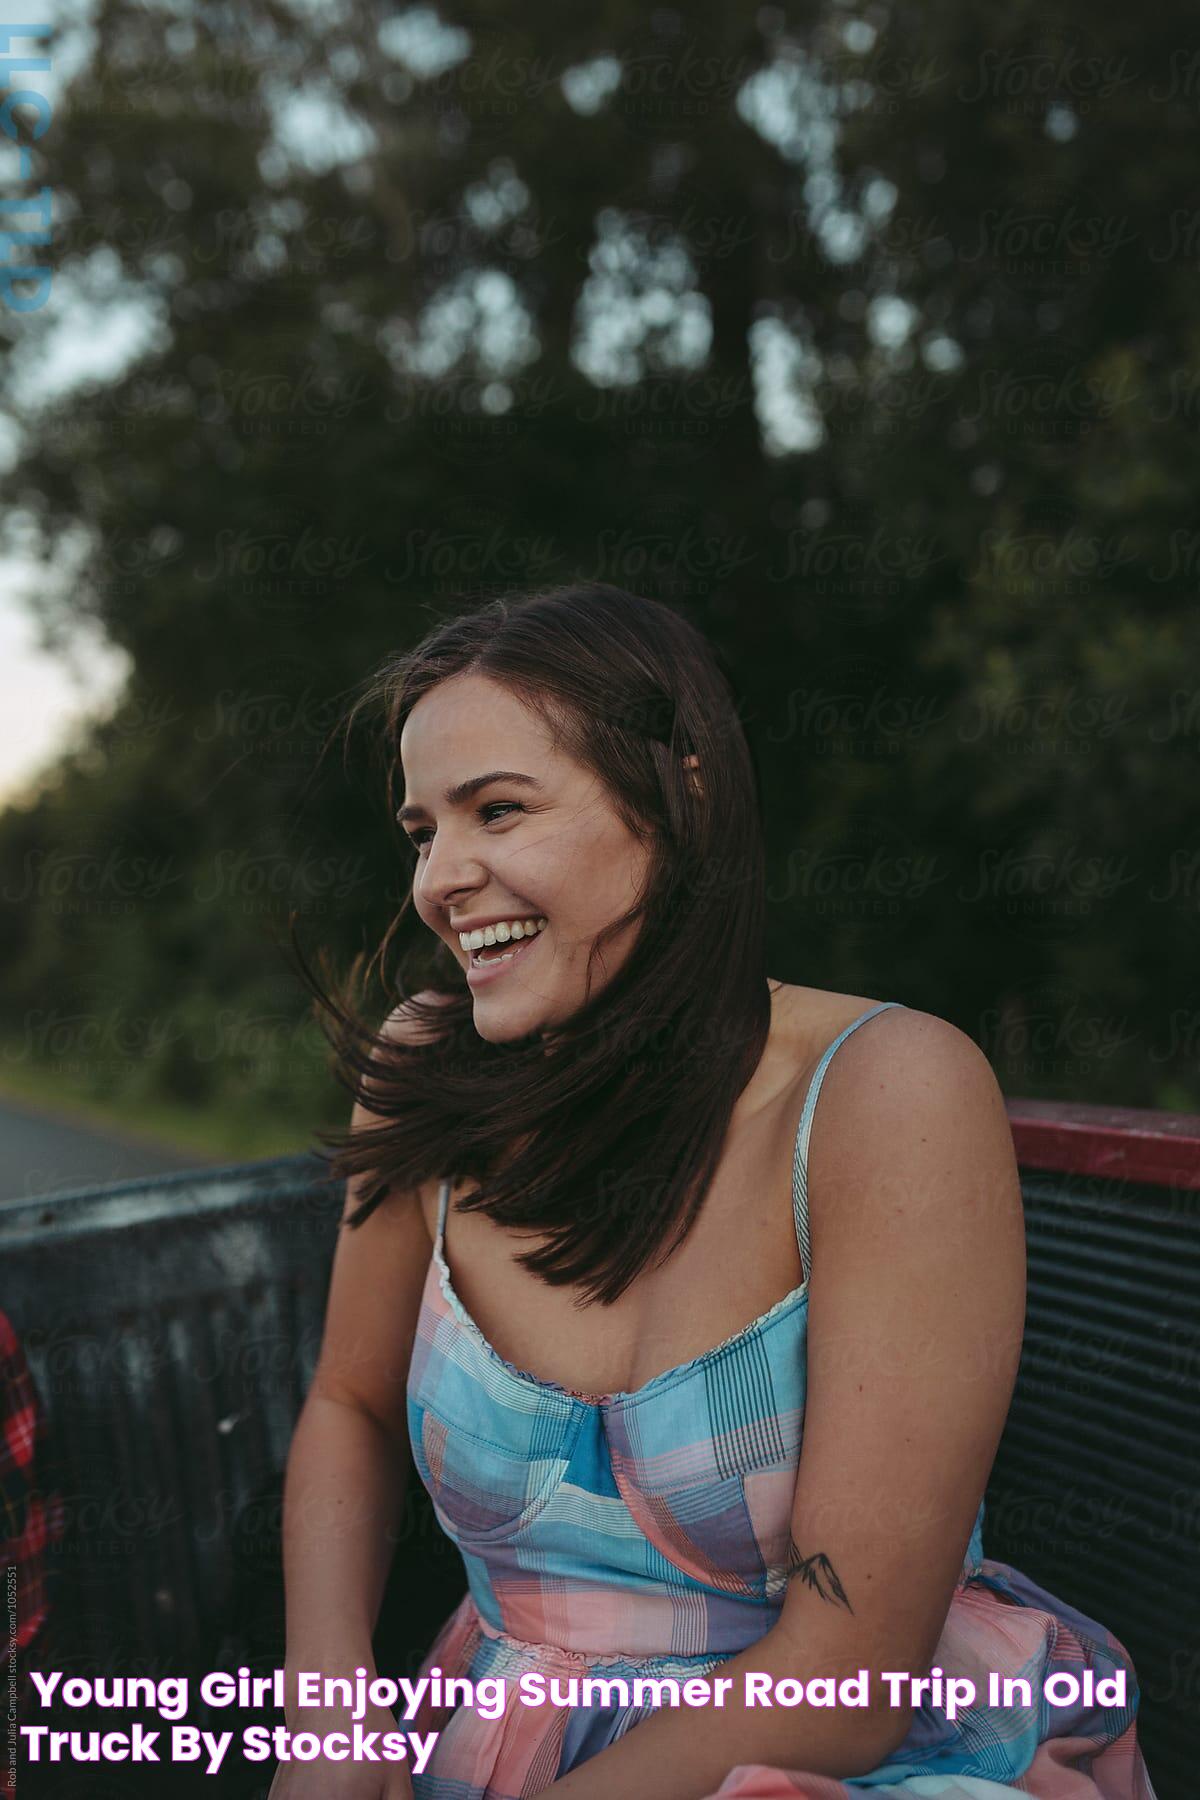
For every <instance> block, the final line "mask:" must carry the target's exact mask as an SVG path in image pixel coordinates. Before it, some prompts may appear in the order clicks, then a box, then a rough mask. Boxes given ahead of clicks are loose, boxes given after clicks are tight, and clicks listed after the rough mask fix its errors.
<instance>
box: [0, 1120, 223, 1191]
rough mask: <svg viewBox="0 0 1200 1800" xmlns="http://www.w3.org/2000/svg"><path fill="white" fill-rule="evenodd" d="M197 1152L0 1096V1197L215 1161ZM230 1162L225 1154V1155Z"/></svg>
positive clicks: (154, 1172)
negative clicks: (136, 1136) (166, 1145)
mask: <svg viewBox="0 0 1200 1800" xmlns="http://www.w3.org/2000/svg"><path fill="white" fill-rule="evenodd" d="M216 1160H217V1159H216V1158H214V1157H206V1156H204V1155H202V1154H201V1153H200V1152H198V1151H173V1150H171V1149H170V1148H168V1147H165V1146H164V1147H162V1148H160V1147H159V1146H158V1145H156V1144H153V1143H149V1142H146V1141H144V1140H142V1139H139V1138H133V1137H122V1136H121V1135H120V1134H119V1133H117V1132H114V1131H111V1130H108V1129H107V1128H105V1127H102V1126H99V1125H91V1124H87V1123H84V1122H83V1121H80V1120H75V1119H68V1118H64V1117H62V1116H60V1115H58V1114H56V1113H53V1112H51V1111H50V1110H49V1109H48V1108H47V1109H46V1110H44V1111H43V1110H41V1109H38V1110H36V1111H35V1110H34V1108H33V1107H32V1106H29V1105H27V1104H26V1103H25V1102H24V1101H14V1100H0V1200H16V1199H33V1198H37V1197H40V1196H41V1195H43V1194H51V1193H56V1192H61V1191H62V1190H63V1189H64V1188H80V1187H92V1186H93V1185H95V1184H96V1183H98V1182H103V1181H129V1180H132V1179H134V1178H135V1177H137V1176H139V1175H160V1174H163V1173H164V1172H166V1171H168V1170H172V1169H194V1168H202V1167H204V1166H205V1165H206V1164H210V1163H213V1162H215V1161H216ZM223 1160H225V1161H229V1160H230V1159H229V1158H225V1159H223Z"/></svg>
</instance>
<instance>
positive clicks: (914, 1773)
mask: <svg viewBox="0 0 1200 1800" xmlns="http://www.w3.org/2000/svg"><path fill="white" fill-rule="evenodd" d="M897 1004H899V1003H898V1002H896V1001H885V1002H883V1003H882V1004H880V1005H878V1006H874V1007H871V1008H870V1009H869V1010H868V1011H867V1012H865V1013H863V1014H861V1015H860V1017H859V1018H857V1019H855V1020H854V1021H853V1023H852V1024H850V1025H848V1026H847V1027H846V1029H845V1030H844V1031H842V1032H841V1033H839V1035H838V1036H837V1037H836V1038H835V1039H834V1041H833V1042H832V1043H831V1044H830V1045H829V1047H828V1049H827V1050H826V1051H825V1053H824V1055H823V1056H822V1058H821V1060H820V1062H819V1063H818V1065H817V1068H816V1070H815V1072H814V1075H813V1079H812V1082H811V1084H810V1086H809V1091H808V1094H807V1096H806V1098H805V1104H804V1109H803V1113H802V1116H801V1120H800V1125H799V1129H798V1131H797V1136H796V1150H795V1160H794V1165H793V1211H794V1217H795V1225H796V1233H797V1242H798V1244H799V1246H800V1248H801V1259H802V1267H803V1271H804V1280H803V1281H802V1282H801V1285H800V1286H799V1287H797V1288H795V1289H793V1291H792V1292H791V1293H790V1294H787V1295H785V1296H784V1298H783V1299H781V1300H779V1301H778V1302H777V1303H776V1304H775V1305H774V1306H773V1307H771V1308H770V1309H769V1311H767V1312H766V1313H764V1314H763V1315H762V1316H761V1317H760V1318H758V1319H755V1320H754V1321H752V1323H751V1324H749V1325H747V1326H746V1327H745V1328H744V1329H743V1330H741V1331H739V1332H737V1333H735V1334H733V1335H732V1336H731V1337H729V1338H727V1339H725V1340H724V1341H723V1342H722V1343H720V1344H718V1345H715V1346H714V1347H713V1348H712V1349H711V1350H709V1351H706V1352H705V1353H704V1354H703V1355H701V1356H697V1357H693V1358H691V1359H690V1360H689V1361H688V1362H686V1363H681V1364H680V1365H678V1366H677V1367H675V1368H673V1369H668V1370H665V1371H664V1372H663V1373H662V1374H660V1375H657V1376H655V1377H654V1378H653V1379H652V1380H650V1381H648V1382H646V1383H644V1384H643V1386H641V1387H640V1388H637V1389H636V1390H634V1391H632V1392H619V1393H613V1394H602V1395H597V1394H592V1395H587V1394H581V1393H577V1392H573V1391H571V1390H569V1389H567V1388H565V1387H563V1386H562V1385H560V1384H559V1383H557V1382H553V1381H546V1380H543V1379H541V1378H539V1377H537V1376H534V1375H532V1374H530V1373H529V1372H528V1371H525V1370H522V1369H518V1368H516V1367H515V1366H514V1365H513V1364H511V1363H509V1362H507V1361H506V1360H505V1359H504V1358H503V1357H501V1356H500V1355H499V1354H498V1353H497V1352H496V1351H495V1350H494V1349H493V1348H492V1346H491V1345H490V1344H489V1343H488V1342H487V1340H486V1339H485V1338H484V1336H483V1334H482V1332H481V1331H480V1330H479V1328H478V1326H477V1325H476V1324H475V1322H474V1320H473V1319H472V1318H471V1317H470V1315H469V1314H468V1313H467V1311H466V1309H465V1308H464V1307H463V1306H462V1304H461V1302H460V1301H459V1299H458V1296H457V1295H456V1294H455V1292H454V1288H453V1284H452V1282H451V1278H450V1271H449V1268H448V1266H447V1263H446V1258H445V1251H444V1234H445V1221H446V1210H447V1204H448V1200H449V1191H450V1190H449V1183H443V1184H442V1189H441V1193H440V1196H439V1213H438V1230H437V1237H436V1242H435V1246H434V1253H433V1257H432V1258H431V1261H430V1267H429V1274H428V1277H427V1280H426V1285H425V1292H424V1296H423V1299H422V1305H421V1312H420V1318H419V1322H418V1326H417V1332H416V1337H415V1340H414V1344H413V1355H412V1360H411V1364H410V1368H409V1375H408V1422H409V1434H410V1441H411V1445H412V1451H413V1457H414V1460H415V1462H416V1466H417V1469H418V1472H419V1474H420V1477H421V1480H422V1481H423V1482H424V1484H425V1486H426V1488H427V1489H428V1491H429V1494H430V1497H431V1499H432V1501H433V1504H434V1508H435V1510H436V1513H437V1517H438V1519H439V1522H440V1523H441V1525H442V1527H443V1529H444V1530H445V1531H446V1532H447V1534H448V1535H449V1536H450V1537H451V1538H452V1539H453V1540H454V1542H455V1543H456V1544H457V1546H458V1548H459V1550H460V1552H461V1554H462V1557H463V1562H464V1565H465V1568H466V1574H467V1581H468V1592H467V1593H466V1595H465V1596H464V1598H463V1600H462V1602H461V1603H460V1604H459V1606H458V1607H457V1608H456V1609H455V1611H454V1613H453V1614H452V1615H451V1616H450V1618H449V1619H447V1620H446V1622H445V1624H444V1625H443V1626H442V1628H441V1630H440V1632H439V1633H438V1635H437V1637H436V1639H435V1641H434V1643H433V1645H432V1647H431V1648H430V1651H429V1653H428V1655H427V1656H426V1658H425V1661H424V1663H423V1665H422V1669H421V1673H422V1674H425V1673H427V1672H428V1671H429V1670H430V1669H432V1668H434V1667H437V1668H440V1669H441V1671H442V1674H443V1676H447V1675H466V1676H469V1677H470V1678H471V1679H472V1680H473V1681H478V1680H480V1679H482V1678H483V1677H484V1676H486V1675H500V1676H504V1677H507V1678H508V1679H509V1680H510V1681H511V1682H513V1683H514V1685H515V1683H516V1681H517V1680H518V1679H519V1677H520V1675H521V1674H523V1673H524V1672H525V1671H526V1670H539V1671H541V1672H543V1673H545V1674H548V1675H553V1674H565V1675H570V1674H575V1675H580V1674H587V1673H591V1672H596V1673H602V1674H604V1675H609V1676H615V1675H625V1676H628V1677H629V1678H631V1679H632V1678H633V1677H635V1676H638V1675H660V1676H666V1675H675V1676H677V1677H678V1678H679V1679H681V1680H682V1679H686V1678H687V1677H688V1676H694V1675H706V1674H708V1673H709V1672H710V1671H711V1670H713V1669H714V1668H716V1667H717V1666H718V1665H719V1664H721V1663H722V1662H724V1661H726V1660H727V1659H728V1658H729V1657H730V1656H733V1655H736V1654H737V1653H738V1652H739V1651H742V1650H746V1649H748V1648H749V1647H750V1646H751V1645H753V1644H754V1643H756V1642H757V1641H758V1640H759V1638H760V1637H762V1635H763V1634H764V1632H765V1631H766V1630H767V1629H768V1627H769V1626H770V1625H771V1624H772V1622H773V1621H774V1619H775V1617H776V1616H777V1615H778V1612H779V1609H780V1608H781V1606H782V1604H783V1596H784V1594H785V1592H786V1583H787V1559H788V1553H789V1528H790V1521H791V1508H792V1500H793V1494H794V1489H795V1482H796V1472H797V1468H798V1465H799V1457H800V1444H801V1437H802V1433H803V1425H804V1405H805V1391H806V1366H805V1348H806V1331H807V1319H808V1273H809V1253H808V1246H809V1232H808V1185H807V1151H808V1140H809V1133H810V1130H811V1126H812V1117H813V1109H814V1107H815V1105H816V1100H817V1095H818V1092H819V1090H820V1085H821V1081H822V1079H823V1077H824V1074H825V1070H826V1069H827V1067H828V1066H829V1062H830V1060H831V1058H832V1057H833V1055H834V1054H835V1052H836V1051H837V1049H838V1047H839V1045H840V1044H842V1043H843V1042H844V1041H845V1039H846V1038H847V1037H849V1035H850V1033H851V1032H852V1031H855V1030H857V1028H858V1027H859V1026H860V1025H862V1024H864V1023H865V1022H866V1021H867V1020H868V1019H871V1018H873V1017H874V1016H875V1015H876V1014H877V1013H879V1012H882V1011H885V1010H886V1009H887V1008H888V1007H891V1006H895V1005H897ZM983 1519H984V1508H983V1507H982V1506H980V1509H979V1513H978V1515H977V1517H976V1520H975V1525H974V1527H973V1530H972V1533H971V1539H970V1543H969V1545H968V1548H967V1552H966V1555H965V1557H964V1560H963V1566H962V1571H961V1574H960V1577H959V1580H958V1583H957V1586H956V1588H955V1591H954V1596H953V1601H952V1604H951V1608H950V1613H949V1616H948V1618H947V1621H946V1627H945V1630H944V1632H943V1634H942V1637H941V1639H940V1640H939V1644H938V1648H937V1651H936V1653H935V1656H934V1662H935V1663H937V1664H938V1665H939V1666H940V1667H941V1668H942V1669H943V1670H944V1671H945V1672H946V1674H948V1675H949V1674H957V1673H964V1674H968V1675H970V1676H971V1677H972V1679H975V1680H976V1687H977V1690H978V1692H979V1693H980V1694H985V1693H986V1691H987V1690H986V1680H987V1672H990V1671H991V1670H996V1671H998V1672H999V1673H1000V1674H1001V1675H1023V1676H1025V1677H1026V1678H1027V1679H1029V1680H1030V1682H1031V1685H1033V1684H1035V1683H1036V1685H1034V1692H1035V1693H1037V1694H1040V1693H1041V1691H1042V1687H1041V1683H1042V1682H1043V1681H1044V1679H1045V1678H1046V1677H1047V1676H1049V1675H1050V1674H1051V1673H1054V1672H1056V1671H1057V1670H1059V1669H1062V1670H1069V1671H1071V1672H1072V1673H1075V1674H1079V1673H1081V1672H1082V1671H1083V1670H1084V1669H1088V1668H1091V1669H1094V1670H1095V1672H1096V1674H1097V1676H1098V1677H1099V1676H1104V1675H1109V1674H1112V1673H1114V1672H1116V1671H1117V1670H1118V1669H1121V1668H1124V1669H1125V1670H1126V1671H1127V1687H1128V1692H1129V1695H1130V1703H1129V1706H1128V1708H1127V1709H1126V1710H1125V1711H1124V1712H1121V1711H1118V1710H1116V1709H1111V1708H1103V1709H1101V1708H1096V1709H1093V1710H1092V1711H1086V1710H1085V1709H1083V1708H1082V1707H1080V1708H1078V1709H1073V1708H1069V1707H1049V1706H1047V1705H1046V1704H1045V1703H1043V1704H1042V1706H1041V1708H1040V1711H1038V1712H1035V1711H1033V1710H1032V1709H1031V1710H1030V1711H1029V1712H1026V1711H1025V1710H1023V1709H1020V1708H1014V1709H1009V1710H999V1709H997V1710H989V1709H987V1708H986V1707H984V1706H979V1707H977V1708H973V1709H968V1710H967V1711H965V1712H960V1713H959V1714H958V1716H957V1718H956V1719H955V1721H954V1722H953V1723H952V1724H951V1723H948V1722H947V1720H946V1718H945V1715H944V1713H943V1712H942V1711H941V1710H935V1709H933V1707H932V1706H928V1707H926V1708H923V1709H922V1710H921V1711H919V1712H918V1713H917V1714H916V1715H915V1716H914V1719H913V1724H912V1729H911V1731H910V1732H909V1734H908V1736H907V1737H906V1739H905V1741H904V1743H903V1745H902V1746H901V1747H900V1749H899V1750H898V1751H897V1752H896V1753H895V1755H894V1756H893V1757H892V1758H891V1760H890V1761H889V1762H888V1764H887V1765H886V1766H884V1767H881V1768H879V1769H877V1770H874V1771H872V1773H871V1774H869V1775H865V1776H857V1777H852V1778H849V1779H848V1780H846V1781H835V1780H831V1779H830V1778H828V1777H824V1776H817V1775H812V1774H805V1773H804V1772H803V1771H800V1770H783V1769H772V1768H766V1767H760V1766H744V1765H743V1766H740V1767H738V1768H734V1769H731V1770H730V1771H729V1774H728V1775H727V1777H726V1778H725V1780H724V1781H723V1782H722V1783H721V1785H720V1787H719V1789H718V1790H717V1792H718V1793H719V1794H720V1795H721V1797H722V1800H732V1797H734V1796H736V1797H737V1800H769V1797H770V1796H794V1795H795V1794H802V1795H806V1796H808V1800H850V1795H851V1793H852V1790H854V1789H856V1788H872V1789H874V1790H875V1792H876V1793H877V1794H878V1795H880V1796H884V1797H888V1796H895V1797H896V1800H901V1797H902V1796H903V1800H918V1796H919V1797H920V1800H1017V1796H1018V1795H1020V1796H1028V1795H1036V1796H1038V1797H1039V1800H1155V1797H1154V1794H1153V1790H1152V1788H1151V1786H1150V1782H1149V1779H1148V1776H1147V1775H1146V1771H1145V1767H1144V1764H1143V1762H1142V1759H1141V1754H1140V1751H1139V1749H1138V1747H1137V1742H1136V1727H1135V1715H1136V1710H1137V1698H1138V1695H1137V1685H1136V1678H1135V1676H1134V1673H1133V1669H1132V1665H1131V1663H1130V1660H1129V1657H1128V1655H1127V1653H1126V1652H1125V1650H1124V1649H1123V1647H1122V1646H1121V1645H1120V1644H1119V1643H1118V1642H1117V1640H1116V1639H1115V1638H1113V1637H1112V1636H1111V1635H1110V1634H1109V1633H1108V1632H1106V1631H1105V1630H1104V1628H1103V1627H1102V1626H1100V1625H1098V1624H1096V1623H1095V1621H1094V1620H1090V1619H1087V1618H1085V1617H1083V1615H1082V1614H1079V1613H1077V1612H1075V1611H1074V1610H1073V1609H1072V1608H1070V1607H1069V1606H1067V1605H1065V1604H1064V1603H1063V1602H1061V1601H1059V1600H1057V1599H1055V1598H1054V1597H1053V1596H1052V1595H1049V1594H1047V1593H1045V1592H1044V1591H1043V1590H1042V1589H1040V1588H1037V1587H1035V1586H1034V1584H1033V1583H1032V1582H1030V1581H1028V1580H1027V1579H1026V1578H1025V1577H1024V1576H1022V1575H1021V1574H1019V1573H1018V1572H1017V1571H1016V1570H1014V1569H1012V1568H1010V1567H1009V1566H1008V1565H1007V1564H1003V1563H998V1562H994V1561H991V1560H989V1559H987V1558H985V1557H984V1555H983V1537H982V1531H983ZM386 1672H387V1671H386V1670H384V1671H381V1673H386ZM648 1710H649V1709H648V1708H645V1707H643V1708H640V1709H639V1708H637V1707H633V1706H631V1707H628V1708H620V1707H602V1706H601V1707H589V1708H582V1707H581V1708H575V1709H571V1710H568V1709H562V1708H553V1707H550V1706H545V1707H526V1706H522V1705H520V1704H519V1703H517V1702H515V1701H514V1702H513V1703H512V1704H510V1706H509V1707H508V1708H507V1710H506V1711H505V1714H504V1716H503V1717H502V1718H501V1719H497V1720H488V1719H485V1718H483V1717H481V1716H480V1714H479V1713H478V1712H477V1711H475V1710H474V1709H471V1708H467V1707H460V1708H459V1709H458V1710H457V1711H456V1712H454V1713H453V1714H452V1715H447V1714H445V1713H439V1714H436V1715H435V1714H434V1713H433V1712H432V1711H430V1710H428V1709H426V1710H424V1711H422V1712H421V1713H419V1714H418V1716H417V1717H416V1719H415V1720H413V1721H410V1722H408V1725H407V1728H409V1729H417V1730H439V1731H440V1733H441V1735H440V1737H439V1739H438V1742H437V1745H436V1748H435V1750H434V1753H433V1756H432V1758H431V1760H430V1763H429V1765H428V1767H427V1768H426V1769H425V1771H424V1772H423V1773H422V1774H421V1775H419V1776H414V1778H413V1788H414V1794H415V1796H416V1800H518V1797H519V1796H522V1795H529V1794H535V1793H537V1792H538V1791H539V1790H540V1789H541V1788H543V1787H545V1786H547V1785H548V1784H549V1783H550V1782H552V1781H553V1780H555V1779H556V1778H557V1777H559V1776H562V1775H565V1774H566V1773H567V1772H568V1771H569V1770H571V1769H572V1768H576V1767H578V1766H579V1765H580V1764H581V1763H583V1762H585V1761H586V1760H588V1759H589V1758H590V1757H592V1756H594V1755H595V1754H597V1752H599V1751H600V1750H603V1749H604V1748H605V1747H606V1746H607V1745H608V1744H610V1743H613V1742H615V1741H616V1739H617V1738H619V1737H621V1736H622V1735H623V1734H624V1733H625V1732H626V1731H628V1730H629V1729H630V1727H631V1726H633V1725H635V1724H637V1722H638V1720H639V1719H641V1718H644V1717H645V1716H647V1712H648ZM647 1800H652V1797H650V1796H647Z"/></svg>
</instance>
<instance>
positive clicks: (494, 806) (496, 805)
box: [408, 800, 525, 850]
mask: <svg viewBox="0 0 1200 1800" xmlns="http://www.w3.org/2000/svg"><path fill="white" fill-rule="evenodd" d="M478 811H479V817H480V818H481V819H482V820H483V822H484V824H485V825H490V824H491V823H492V820H491V818H490V817H489V816H488V815H489V814H491V813H499V815H500V816H501V817H502V818H503V817H504V816H505V814H507V813H510V812H524V811H525V808H524V807H523V806H522V805H521V802H520V801H519V800H485V801H484V803H483V805H482V806H481V807H480V808H479V809H478ZM432 836H433V832H432V830H431V829H430V827H429V826H428V825H420V826H418V827H417V829H416V831H410V832H409V833H408V841H409V843H410V844H411V845H412V847H413V849H414V850H420V848H421V846H422V845H423V844H427V843H428V842H429V840H430V838H431V837H432Z"/></svg>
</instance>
